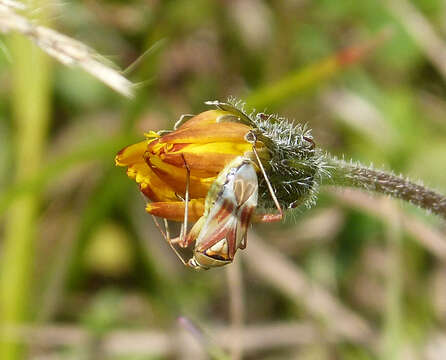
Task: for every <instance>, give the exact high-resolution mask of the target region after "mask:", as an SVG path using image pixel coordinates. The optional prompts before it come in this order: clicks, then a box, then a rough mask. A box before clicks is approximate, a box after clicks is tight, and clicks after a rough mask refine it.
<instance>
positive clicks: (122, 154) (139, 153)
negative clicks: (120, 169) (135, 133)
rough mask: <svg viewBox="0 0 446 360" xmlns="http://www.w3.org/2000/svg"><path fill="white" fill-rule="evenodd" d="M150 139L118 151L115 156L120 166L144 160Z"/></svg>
mask: <svg viewBox="0 0 446 360" xmlns="http://www.w3.org/2000/svg"><path fill="white" fill-rule="evenodd" d="M149 143H150V141H148V140H144V141H141V142H139V143H136V144H133V145H129V146H127V147H125V148H124V149H122V150H121V151H119V152H118V154H117V155H116V157H115V163H116V165H118V166H129V165H132V164H136V163H141V162H144V157H143V155H144V152H145V151H146V150H147V145H148V144H149Z"/></svg>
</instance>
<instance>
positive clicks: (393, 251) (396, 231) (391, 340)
mask: <svg viewBox="0 0 446 360" xmlns="http://www.w3.org/2000/svg"><path fill="white" fill-rule="evenodd" d="M385 200H386V201H384V202H383V203H382V204H383V209H382V210H383V212H384V213H385V214H387V216H386V218H387V221H386V238H387V253H388V256H389V259H388V261H387V264H386V265H387V267H386V275H387V276H386V282H387V284H386V298H387V299H386V300H387V301H386V307H385V312H384V314H383V315H384V319H383V320H384V324H383V325H384V327H383V332H382V354H381V355H382V358H383V359H388V360H398V359H402V358H403V357H402V345H403V344H402V341H403V339H402V335H403V334H402V330H403V327H402V320H403V316H402V303H403V301H402V295H403V276H402V274H403V259H402V233H401V218H400V212H399V210H398V206H397V205H396V204H394V203H393V202H391V201H390V200H389V199H385Z"/></svg>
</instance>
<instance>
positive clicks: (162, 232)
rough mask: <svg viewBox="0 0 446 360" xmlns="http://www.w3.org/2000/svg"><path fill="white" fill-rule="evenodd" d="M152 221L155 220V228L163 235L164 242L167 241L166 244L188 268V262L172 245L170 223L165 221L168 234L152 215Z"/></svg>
mask: <svg viewBox="0 0 446 360" xmlns="http://www.w3.org/2000/svg"><path fill="white" fill-rule="evenodd" d="M152 219H153V222H154V223H155V226H156V227H157V228H158V230H159V231H160V233H161V235H162V236H163V238H164V240H166V242H167V243H168V244H169V246H170V247H171V248H172V250H173V252H174V253H175V255H176V256H177V257H178V259H180V261H181V262H182V263H183V265H184V266H188V263H187V261H186V260H184V258H183V257H182V256H181V254H180V253H179V252H178V250H177V249H176V248H175V246H174V245H173V244H172V241H171V239H170V231H169V223H168V222H167V220H166V219H164V227H165V230H166V232H164V231H163V229H162V228H161V225H160V224H159V222H158V220H157V218H156V217H155V216H153V215H152Z"/></svg>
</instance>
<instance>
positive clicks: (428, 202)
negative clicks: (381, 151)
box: [324, 159, 446, 219]
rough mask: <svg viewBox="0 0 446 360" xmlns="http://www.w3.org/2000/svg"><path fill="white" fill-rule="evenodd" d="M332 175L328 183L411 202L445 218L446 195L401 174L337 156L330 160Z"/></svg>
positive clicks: (326, 183)
mask: <svg viewBox="0 0 446 360" xmlns="http://www.w3.org/2000/svg"><path fill="white" fill-rule="evenodd" d="M329 163H330V165H331V166H332V169H331V178H330V179H327V180H326V181H325V183H324V184H325V185H334V186H348V187H355V188H360V189H364V190H367V191H372V192H376V193H380V194H385V195H389V196H391V197H393V198H397V199H401V200H404V201H407V202H410V203H412V204H414V205H416V206H419V207H421V208H423V209H426V210H429V211H432V212H433V213H434V214H437V215H440V216H442V217H443V218H444V219H446V196H444V195H442V194H440V193H438V192H436V191H433V190H431V189H428V188H427V187H425V186H423V185H420V184H416V183H414V182H412V181H409V180H407V179H406V178H403V177H401V176H396V175H394V174H392V173H388V172H385V171H382V170H375V169H371V168H367V167H364V166H362V165H360V164H358V163H350V162H346V161H343V160H338V159H329Z"/></svg>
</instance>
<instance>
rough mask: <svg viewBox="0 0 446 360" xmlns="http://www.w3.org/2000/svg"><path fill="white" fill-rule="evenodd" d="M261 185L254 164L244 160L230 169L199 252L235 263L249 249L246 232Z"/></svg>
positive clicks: (200, 237) (204, 229)
mask: <svg viewBox="0 0 446 360" xmlns="http://www.w3.org/2000/svg"><path fill="white" fill-rule="evenodd" d="M257 198H258V182H257V174H256V172H255V169H254V166H253V164H252V163H251V162H250V161H249V160H243V161H242V162H241V164H239V165H238V166H235V167H232V168H229V169H228V171H227V175H226V179H225V182H224V184H223V185H222V188H221V190H220V192H219V193H218V195H217V197H216V199H215V202H214V204H213V205H212V207H211V208H210V210H209V214H208V215H207V217H206V220H205V222H204V224H203V226H202V228H201V231H200V234H199V235H198V237H197V240H196V248H195V250H196V251H199V252H202V253H204V254H206V255H207V256H209V257H212V258H215V259H218V260H224V261H232V259H233V258H234V255H235V252H236V251H237V249H238V248H244V247H245V246H246V233H247V231H248V225H249V223H250V220H251V216H252V214H253V212H254V210H255V208H256V206H257Z"/></svg>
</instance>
